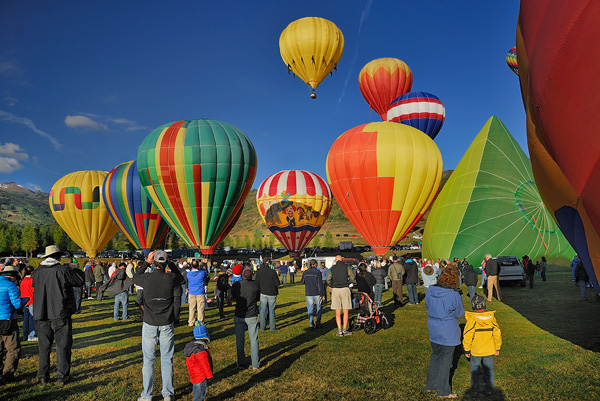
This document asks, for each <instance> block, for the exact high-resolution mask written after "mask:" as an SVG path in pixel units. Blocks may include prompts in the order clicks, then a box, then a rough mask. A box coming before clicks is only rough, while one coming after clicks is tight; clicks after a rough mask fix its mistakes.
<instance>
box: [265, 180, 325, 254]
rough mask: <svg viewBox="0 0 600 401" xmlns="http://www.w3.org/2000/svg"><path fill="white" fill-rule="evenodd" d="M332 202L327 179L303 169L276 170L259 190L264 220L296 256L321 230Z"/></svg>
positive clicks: (276, 236) (278, 238)
mask: <svg viewBox="0 0 600 401" xmlns="http://www.w3.org/2000/svg"><path fill="white" fill-rule="evenodd" d="M332 202H333V197H332V195H331V190H330V189H329V185H327V183H326V182H325V180H323V179H322V178H321V177H319V176H318V175H316V174H313V173H310V172H308V171H302V170H285V171H280V172H279V173H276V174H273V175H271V176H270V177H268V178H267V179H266V180H264V181H263V182H262V184H260V187H259V188H258V191H257V192H256V205H257V206H258V212H259V213H260V215H261V217H262V219H263V221H264V222H265V224H266V225H267V227H268V228H269V230H270V231H271V232H272V233H273V235H274V236H275V238H277V240H278V241H279V242H281V244H283V246H284V247H285V248H286V249H287V250H288V251H290V255H291V256H292V257H294V258H296V257H299V256H300V251H302V250H303V249H304V247H306V245H308V243H309V242H310V241H311V239H312V238H313V237H314V236H315V235H316V234H317V232H319V230H320V229H321V226H322V225H323V223H325V220H327V216H329V212H330V211H331V204H332Z"/></svg>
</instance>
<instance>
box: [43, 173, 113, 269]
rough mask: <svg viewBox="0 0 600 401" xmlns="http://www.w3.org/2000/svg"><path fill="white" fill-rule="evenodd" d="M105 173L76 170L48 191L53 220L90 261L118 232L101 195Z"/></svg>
mask: <svg viewBox="0 0 600 401" xmlns="http://www.w3.org/2000/svg"><path fill="white" fill-rule="evenodd" d="M106 174H107V173H106V171H77V172H74V173H70V174H67V175H65V176H64V177H63V178H61V179H60V180H58V181H56V183H55V184H54V185H53V186H52V189H51V190H50V198H49V202H50V210H51V211H52V215H53V216H54V219H55V220H56V222H57V223H58V224H59V225H60V226H61V227H62V229H63V230H65V232H66V233H67V235H68V236H69V237H71V239H72V240H73V241H74V242H75V243H76V244H77V245H79V246H80V247H81V249H82V250H83V251H84V252H85V253H87V254H88V256H89V257H91V258H94V257H96V254H97V253H98V252H99V251H100V250H102V248H104V247H105V246H106V244H107V243H108V241H110V240H111V239H112V237H114V236H115V234H116V233H117V231H119V227H117V225H116V224H115V222H114V221H113V220H112V219H111V218H110V215H109V214H108V210H107V209H106V206H105V204H104V200H103V199H102V195H101V190H102V182H103V181H104V178H105V177H106Z"/></svg>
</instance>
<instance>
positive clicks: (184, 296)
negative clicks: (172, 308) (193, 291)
mask: <svg viewBox="0 0 600 401" xmlns="http://www.w3.org/2000/svg"><path fill="white" fill-rule="evenodd" d="M187 303H188V294H187V285H185V284H182V285H181V305H185V304H187Z"/></svg>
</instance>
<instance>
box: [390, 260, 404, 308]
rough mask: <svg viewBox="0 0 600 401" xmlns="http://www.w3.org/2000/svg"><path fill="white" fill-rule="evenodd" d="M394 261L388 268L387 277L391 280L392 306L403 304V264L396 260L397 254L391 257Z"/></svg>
mask: <svg viewBox="0 0 600 401" xmlns="http://www.w3.org/2000/svg"><path fill="white" fill-rule="evenodd" d="M392 260H393V261H394V262H393V263H392V264H391V265H390V268H389V269H388V278H389V279H390V280H391V281H392V292H393V293H394V306H404V301H403V300H402V297H403V295H402V284H403V280H404V266H402V263H400V262H399V261H398V256H396V255H394V256H393V257H392Z"/></svg>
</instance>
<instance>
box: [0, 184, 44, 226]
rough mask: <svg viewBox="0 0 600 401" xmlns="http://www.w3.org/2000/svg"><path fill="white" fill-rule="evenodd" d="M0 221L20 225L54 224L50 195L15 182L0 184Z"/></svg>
mask: <svg viewBox="0 0 600 401" xmlns="http://www.w3.org/2000/svg"><path fill="white" fill-rule="evenodd" d="M0 220H1V221H5V222H9V223H14V224H18V225H25V224H29V223H32V224H34V225H47V224H52V223H54V218H53V217H52V212H50V207H49V206H48V194H47V193H43V192H40V191H35V192H34V191H32V190H30V189H27V188H25V187H22V186H20V185H19V184H17V183H14V182H8V183H7V182H2V183H0Z"/></svg>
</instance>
